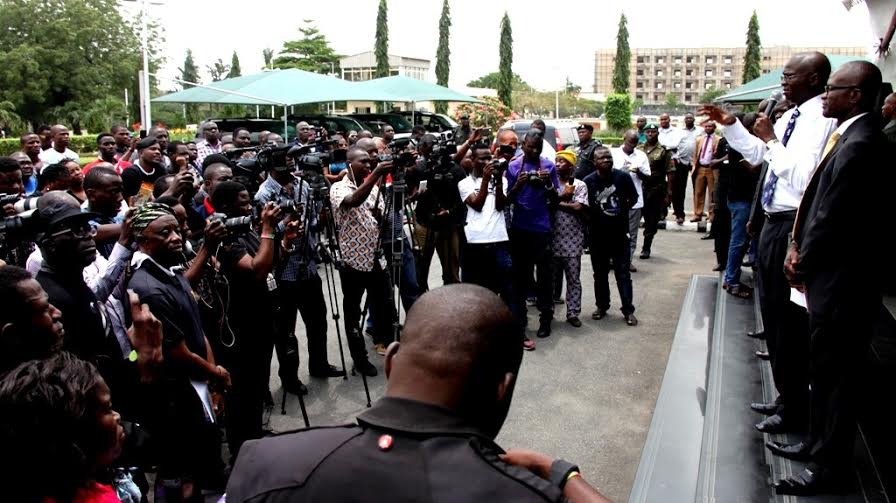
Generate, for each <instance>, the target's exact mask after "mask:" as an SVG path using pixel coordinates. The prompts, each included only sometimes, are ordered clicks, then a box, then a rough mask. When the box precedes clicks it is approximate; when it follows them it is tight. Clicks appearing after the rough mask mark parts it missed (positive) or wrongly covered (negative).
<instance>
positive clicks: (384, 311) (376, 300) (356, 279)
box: [330, 146, 395, 376]
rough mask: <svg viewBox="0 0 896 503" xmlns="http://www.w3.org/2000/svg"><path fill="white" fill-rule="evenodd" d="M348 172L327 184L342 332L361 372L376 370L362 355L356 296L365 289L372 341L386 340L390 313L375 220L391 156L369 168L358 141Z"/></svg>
mask: <svg viewBox="0 0 896 503" xmlns="http://www.w3.org/2000/svg"><path fill="white" fill-rule="evenodd" d="M348 162H349V174H348V176H346V177H345V178H343V179H342V181H340V182H338V183H334V184H333V187H332V188H331V189H330V201H331V202H332V204H333V207H334V214H335V217H336V225H337V226H338V228H339V235H340V239H341V242H340V245H341V247H342V258H343V260H344V261H345V266H344V267H343V268H342V270H340V271H339V274H340V277H341V278H342V293H343V310H344V311H345V332H346V337H347V339H348V345H349V351H350V352H351V356H352V360H354V363H355V368H356V369H357V370H358V371H359V372H361V373H363V374H364V375H366V376H375V375H377V370H376V367H374V366H373V365H372V364H371V363H370V361H369V360H368V359H367V350H366V349H365V347H364V339H363V338H362V337H361V326H360V322H361V310H362V309H361V308H362V306H361V296H362V295H363V294H364V292H365V291H366V292H367V299H368V305H369V309H370V311H371V313H372V314H373V317H374V322H375V323H376V326H375V327H374V328H375V334H374V335H375V336H376V338H375V339H374V343H376V344H386V343H387V342H391V338H389V334H391V325H392V320H393V316H394V314H395V313H394V312H393V311H392V306H391V305H390V301H389V299H390V297H389V279H388V276H387V275H386V270H385V268H386V261H385V260H383V258H382V257H381V256H380V254H379V253H378V252H377V246H378V244H379V235H380V229H379V223H378V222H377V219H376V216H379V215H382V213H383V210H384V206H385V205H384V203H383V200H382V199H381V198H380V197H379V189H378V188H377V183H378V182H379V179H380V178H381V177H383V176H386V173H388V171H389V170H390V169H391V168H392V162H391V161H387V162H382V163H378V164H377V166H376V168H374V169H373V171H371V170H370V166H371V164H372V163H373V159H371V158H370V154H368V153H367V151H365V150H364V149H362V148H359V147H357V146H355V147H352V148H351V149H350V150H349V151H348Z"/></svg>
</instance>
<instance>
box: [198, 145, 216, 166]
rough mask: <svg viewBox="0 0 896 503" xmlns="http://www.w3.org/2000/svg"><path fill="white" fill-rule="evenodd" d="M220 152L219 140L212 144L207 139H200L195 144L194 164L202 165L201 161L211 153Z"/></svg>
mask: <svg viewBox="0 0 896 503" xmlns="http://www.w3.org/2000/svg"><path fill="white" fill-rule="evenodd" d="M220 153H221V142H220V141H219V142H218V143H217V144H215V145H212V144H211V143H209V142H208V141H207V140H202V141H201V142H199V143H197V144H196V154H197V157H196V164H198V165H199V166H202V161H203V160H204V159H205V158H206V157H208V156H210V155H212V154H220Z"/></svg>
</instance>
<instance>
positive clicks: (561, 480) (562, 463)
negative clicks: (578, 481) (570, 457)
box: [551, 459, 579, 491]
mask: <svg viewBox="0 0 896 503" xmlns="http://www.w3.org/2000/svg"><path fill="white" fill-rule="evenodd" d="M577 471H579V467H578V466H576V465H574V464H572V463H570V462H569V461H566V460H565V459H555V460H554V462H553V463H551V483H552V484H554V485H556V486H557V487H559V488H560V490H561V491H562V490H563V487H564V486H566V481H567V478H568V477H569V474H571V473H573V472H577Z"/></svg>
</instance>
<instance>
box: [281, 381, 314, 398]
mask: <svg viewBox="0 0 896 503" xmlns="http://www.w3.org/2000/svg"><path fill="white" fill-rule="evenodd" d="M283 389H284V390H286V392H287V393H291V394H293V395H302V396H305V395H307V394H308V388H306V387H305V385H304V384H302V381H300V380H299V379H298V378H297V379H296V380H295V381H286V382H284V383H283Z"/></svg>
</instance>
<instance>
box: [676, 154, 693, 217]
mask: <svg viewBox="0 0 896 503" xmlns="http://www.w3.org/2000/svg"><path fill="white" fill-rule="evenodd" d="M690 171H691V165H690V164H684V163H681V162H678V161H676V162H675V176H673V177H672V208H673V210H674V212H675V216H676V217H677V218H684V196H685V194H686V193H687V190H688V175H689V174H690Z"/></svg>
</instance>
